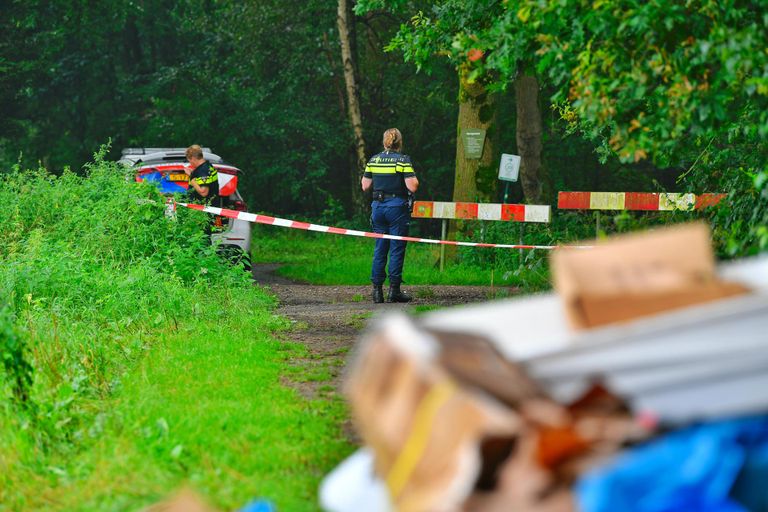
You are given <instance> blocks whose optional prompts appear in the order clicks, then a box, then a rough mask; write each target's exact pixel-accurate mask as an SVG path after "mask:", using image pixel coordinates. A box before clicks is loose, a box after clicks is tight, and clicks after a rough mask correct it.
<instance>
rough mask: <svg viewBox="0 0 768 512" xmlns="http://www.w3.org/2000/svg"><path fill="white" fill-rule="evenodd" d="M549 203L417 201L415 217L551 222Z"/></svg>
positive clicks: (414, 209)
mask: <svg viewBox="0 0 768 512" xmlns="http://www.w3.org/2000/svg"><path fill="white" fill-rule="evenodd" d="M550 210H551V208H550V207H549V205H540V204H498V203H447V202H441V201H416V202H415V203H414V204H413V217H414V218H419V219H477V220H500V221H508V222H549V219H550Z"/></svg>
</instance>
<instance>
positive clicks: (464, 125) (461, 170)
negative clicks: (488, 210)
mask: <svg viewBox="0 0 768 512" xmlns="http://www.w3.org/2000/svg"><path fill="white" fill-rule="evenodd" d="M496 113H497V109H496V95H495V94H492V93H489V92H488V91H487V90H486V89H485V87H484V86H483V85H482V84H478V83H476V82H475V83H470V82H468V81H467V75H466V71H465V70H464V69H459V119H458V123H457V127H456V173H455V175H454V181H453V201H466V202H487V201H488V200H489V199H491V198H492V197H493V196H494V195H495V192H496V171H495V170H494V166H493V164H494V160H495V158H496V146H497V144H498V130H497V129H496V117H497V116H496ZM468 128H482V129H484V130H485V144H483V153H482V155H481V157H480V159H468V158H466V154H465V151H464V139H463V133H464V130H465V129H468ZM448 226H449V227H448V240H456V239H457V235H458V233H459V232H464V231H465V226H464V223H463V222H461V221H458V222H457V221H450V222H449V224H448ZM445 254H446V258H447V259H448V260H455V259H456V256H457V251H456V247H455V246H449V247H447V248H446V253H445Z"/></svg>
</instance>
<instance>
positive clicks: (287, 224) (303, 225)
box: [176, 203, 590, 251]
mask: <svg viewBox="0 0 768 512" xmlns="http://www.w3.org/2000/svg"><path fill="white" fill-rule="evenodd" d="M176 204H178V205H179V206H184V207H186V208H191V209H193V210H200V211H201V212H207V213H211V214H213V215H220V216H222V217H228V218H230V219H238V220H244V221H247V222H255V223H257V224H269V225H272V226H280V227H284V228H293V229H304V230H306V231H317V232H320V233H333V234H334V235H348V236H359V237H364V238H384V239H386V240H404V241H406V242H420V243H424V244H443V245H459V246H462V247H496V248H499V249H541V250H548V251H551V250H553V249H558V248H560V247H565V246H560V245H514V244H485V243H479V242H455V241H452V240H434V239H431V238H415V237H412V236H399V235H385V234H383V233H371V232H369V231H357V230H354V229H346V228H336V227H332V226H321V225H319V224H310V223H308V222H300V221H297V220H290V219H281V218H279V217H270V216H269V215H260V214H257V213H248V212H239V211H237V210H228V209H226V208H215V207H213V206H204V205H202V204H189V203H176ZM567 247H569V248H575V249H589V248H590V246H586V245H569V246H567Z"/></svg>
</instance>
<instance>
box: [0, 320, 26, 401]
mask: <svg viewBox="0 0 768 512" xmlns="http://www.w3.org/2000/svg"><path fill="white" fill-rule="evenodd" d="M25 349H26V347H25V346H24V344H23V340H22V338H21V337H20V336H19V335H18V333H17V332H16V329H15V328H14V324H13V318H12V316H11V315H10V313H9V312H8V308H7V307H3V308H1V309H0V359H2V361H3V369H4V370H5V379H2V380H7V381H8V382H9V387H10V388H11V391H12V393H13V395H12V396H13V398H14V401H15V402H16V404H17V405H27V398H28V394H29V385H30V384H31V383H32V366H31V365H30V364H29V362H28V361H27V354H25V352H26V350H25ZM2 380H0V382H2Z"/></svg>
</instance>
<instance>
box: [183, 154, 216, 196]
mask: <svg viewBox="0 0 768 512" xmlns="http://www.w3.org/2000/svg"><path fill="white" fill-rule="evenodd" d="M189 179H190V181H192V180H193V179H196V180H197V184H198V185H200V186H201V187H208V197H203V196H201V195H200V194H198V193H197V190H195V188H194V187H193V186H192V185H191V184H190V185H189V195H190V197H191V198H192V200H194V201H200V202H203V201H204V202H207V203H209V204H210V205H211V206H216V207H220V206H221V198H220V197H219V173H218V172H217V171H216V168H215V167H214V166H212V165H211V163H210V162H209V161H208V160H206V161H205V162H203V163H202V164H200V165H199V166H198V167H197V169H195V170H194V171H192V174H191V175H190V176H189Z"/></svg>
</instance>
